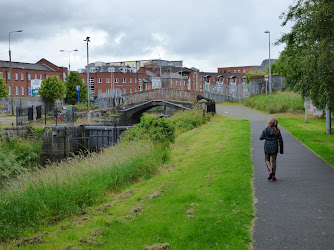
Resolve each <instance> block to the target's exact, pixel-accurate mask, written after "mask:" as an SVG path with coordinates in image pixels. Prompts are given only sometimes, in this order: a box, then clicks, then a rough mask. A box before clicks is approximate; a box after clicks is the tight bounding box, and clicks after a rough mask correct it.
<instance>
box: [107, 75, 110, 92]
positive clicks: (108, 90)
mask: <svg viewBox="0 0 334 250" xmlns="http://www.w3.org/2000/svg"><path fill="white" fill-rule="evenodd" d="M109 79H110V78H109ZM107 95H110V89H107Z"/></svg>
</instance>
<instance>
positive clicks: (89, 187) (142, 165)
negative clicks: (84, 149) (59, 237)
mask: <svg viewBox="0 0 334 250" xmlns="http://www.w3.org/2000/svg"><path fill="white" fill-rule="evenodd" d="M161 150H162V149H161V148H156V147H155V146H154V145H153V144H152V143H150V142H134V143H123V144H119V145H117V146H115V147H110V148H107V149H105V150H104V152H102V153H98V154H93V155H91V156H90V157H88V158H80V157H78V158H75V159H72V160H71V161H68V162H63V163H62V164H61V165H54V166H48V167H47V168H41V169H40V170H36V171H34V172H33V173H25V174H22V175H21V176H19V178H17V179H15V180H12V181H11V182H8V183H6V186H5V187H4V188H3V189H2V190H0V241H5V240H8V239H12V238H14V237H17V236H18V235H21V234H22V232H23V231H24V230H25V229H27V228H32V230H37V229H38V228H39V226H40V225H43V224H47V223H53V222H55V221H58V220H60V219H63V218H65V217H66V216H70V215H73V214H75V213H77V212H78V211H79V210H80V209H85V208H86V207H87V206H90V205H92V204H93V203H95V202H96V201H97V200H98V199H99V198H100V197H101V196H102V195H103V194H104V193H105V192H106V191H108V190H114V191H115V190H117V189H119V188H120V187H121V186H123V185H128V184H129V183H131V182H133V181H135V180H137V179H138V178H141V177H146V178H148V177H150V176H151V175H152V174H153V173H155V172H156V170H157V168H158V167H159V166H160V165H161V164H162V158H161Z"/></svg>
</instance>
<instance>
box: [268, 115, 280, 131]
mask: <svg viewBox="0 0 334 250" xmlns="http://www.w3.org/2000/svg"><path fill="white" fill-rule="evenodd" d="M277 125H278V121H277V120H276V119H275V118H271V119H270V120H269V122H268V128H273V129H274V130H275V134H276V135H278V133H279V129H278V127H277Z"/></svg>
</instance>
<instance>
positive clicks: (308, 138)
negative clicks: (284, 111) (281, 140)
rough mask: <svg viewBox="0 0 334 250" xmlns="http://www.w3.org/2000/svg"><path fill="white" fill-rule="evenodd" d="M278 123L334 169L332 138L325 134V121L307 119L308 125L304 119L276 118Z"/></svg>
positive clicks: (333, 138) (333, 141)
mask: <svg viewBox="0 0 334 250" xmlns="http://www.w3.org/2000/svg"><path fill="white" fill-rule="evenodd" d="M278 122H279V124H280V125H282V127H284V128H285V129H286V130H288V131H289V132H290V133H291V134H292V135H293V136H295V137H296V138H297V139H298V140H299V141H301V142H302V143H304V144H305V145H306V146H307V147H309V148H310V149H311V150H313V151H314V152H315V153H316V154H317V155H319V156H320V157H321V158H323V159H324V160H325V161H326V162H327V163H328V164H330V165H331V166H332V167H334V136H333V135H327V134H326V120H325V119H308V123H305V119H304V118H278ZM332 130H333V129H332ZM333 132H334V131H333ZM333 132H332V133H333Z"/></svg>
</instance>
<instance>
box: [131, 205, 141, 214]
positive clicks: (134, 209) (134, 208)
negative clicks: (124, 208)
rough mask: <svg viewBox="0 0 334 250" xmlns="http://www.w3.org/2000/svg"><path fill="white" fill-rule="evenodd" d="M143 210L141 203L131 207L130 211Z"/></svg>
mask: <svg viewBox="0 0 334 250" xmlns="http://www.w3.org/2000/svg"><path fill="white" fill-rule="evenodd" d="M142 210H143V206H142V205H136V206H134V207H133V208H131V210H130V213H138V212H140V211H142Z"/></svg>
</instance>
